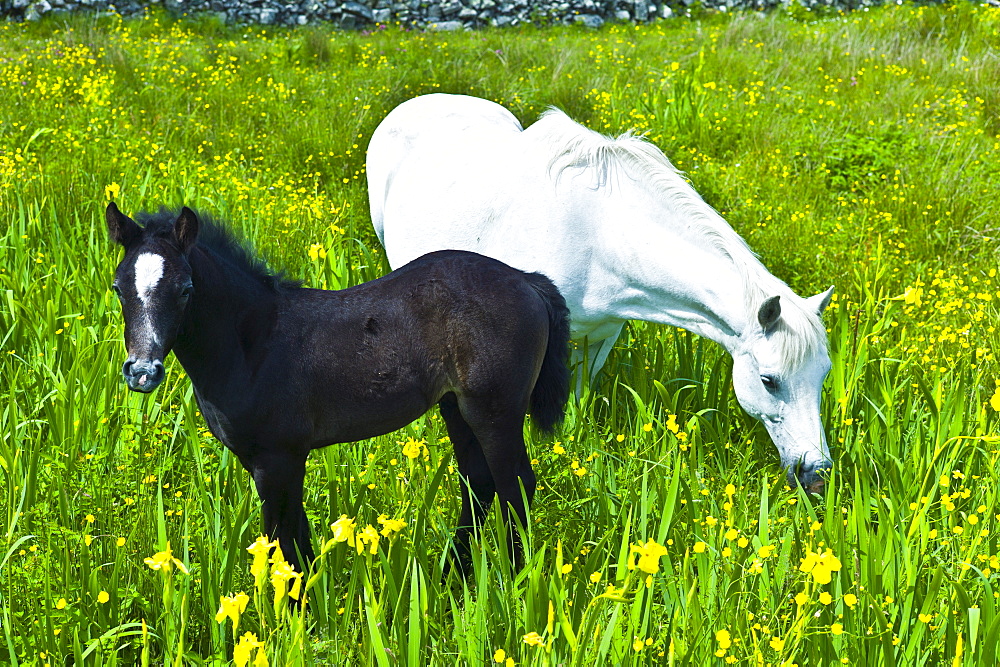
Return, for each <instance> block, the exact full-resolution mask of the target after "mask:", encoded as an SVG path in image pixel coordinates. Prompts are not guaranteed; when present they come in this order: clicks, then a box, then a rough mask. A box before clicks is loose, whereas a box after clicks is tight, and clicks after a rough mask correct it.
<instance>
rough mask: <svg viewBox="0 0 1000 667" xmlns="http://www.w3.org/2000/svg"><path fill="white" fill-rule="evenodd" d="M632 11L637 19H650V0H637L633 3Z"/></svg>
mask: <svg viewBox="0 0 1000 667" xmlns="http://www.w3.org/2000/svg"><path fill="white" fill-rule="evenodd" d="M632 11H633V14H634V16H635V20H636V21H648V20H649V0H635V2H634V3H632Z"/></svg>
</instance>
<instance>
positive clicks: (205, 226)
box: [135, 206, 301, 292]
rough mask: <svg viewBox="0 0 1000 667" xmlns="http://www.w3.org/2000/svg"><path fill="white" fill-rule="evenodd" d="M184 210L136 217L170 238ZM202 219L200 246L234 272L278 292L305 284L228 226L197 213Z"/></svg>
mask: <svg viewBox="0 0 1000 667" xmlns="http://www.w3.org/2000/svg"><path fill="white" fill-rule="evenodd" d="M179 215H180V210H175V209H168V208H166V207H165V206H161V207H160V210H158V211H157V212H156V213H139V214H137V215H136V216H135V220H136V222H137V223H139V224H140V225H142V227H143V229H144V230H145V232H146V233H147V234H152V235H154V236H158V237H163V238H168V237H170V236H171V235H172V234H173V229H174V222H175V221H176V220H177V217H178V216H179ZM195 215H197V216H198V242H197V245H198V246H199V247H201V248H203V249H205V250H209V251H211V252H212V253H213V254H215V255H216V256H217V257H218V258H220V259H221V260H223V262H224V263H225V264H226V265H227V266H228V267H229V268H231V269H233V270H236V271H239V272H240V273H243V274H246V275H247V276H249V277H250V278H252V279H254V280H256V281H257V282H259V283H261V284H262V285H264V286H265V287H267V288H269V289H271V290H274V291H276V292H278V291H281V290H283V289H287V288H293V287H299V286H300V285H301V282H300V281H298V280H293V279H291V278H287V277H286V276H285V274H284V272H282V271H273V270H271V268H270V267H269V266H268V265H267V262H266V261H264V259H263V258H262V257H260V256H259V255H258V254H257V253H256V252H255V251H254V250H253V248H252V247H250V244H249V242H248V241H247V240H246V239H245V238H243V237H242V236H240V235H239V234H238V233H237V232H235V231H234V230H233V229H231V228H230V227H229V226H228V225H226V224H225V223H222V222H220V221H218V220H215V219H214V218H213V217H212V216H210V215H208V214H206V213H201V212H198V211H195Z"/></svg>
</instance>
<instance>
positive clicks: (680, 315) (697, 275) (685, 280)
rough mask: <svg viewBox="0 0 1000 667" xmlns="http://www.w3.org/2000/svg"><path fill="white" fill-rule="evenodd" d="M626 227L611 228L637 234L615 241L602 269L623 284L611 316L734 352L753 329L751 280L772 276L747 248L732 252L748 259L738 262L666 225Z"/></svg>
mask: <svg viewBox="0 0 1000 667" xmlns="http://www.w3.org/2000/svg"><path fill="white" fill-rule="evenodd" d="M621 222H622V226H619V225H618V224H612V225H608V226H607V228H608V229H609V230H611V229H616V228H617V229H623V228H628V227H631V228H632V229H633V230H634V233H630V234H629V238H628V239H627V240H626V241H625V242H622V239H621V235H620V234H616V235H615V236H616V239H615V243H608V244H607V246H606V247H608V248H615V250H614V251H612V252H611V253H610V254H608V255H606V256H605V259H604V261H603V262H602V267H601V268H602V270H603V271H604V272H605V274H606V276H608V280H609V281H613V280H618V281H619V284H620V290H619V291H618V292H617V294H616V295H614V296H612V297H611V304H610V311H611V313H612V314H613V315H614V316H615V317H617V318H620V319H622V320H629V319H638V320H645V321H649V322H657V323H659V324H667V325H671V326H676V327H680V328H682V329H686V330H688V331H691V332H693V333H696V334H698V335H700V336H704V337H706V338H709V339H711V340H714V341H716V342H718V343H719V344H721V345H722V346H723V347H725V348H726V349H727V350H729V351H730V352H732V351H733V349H734V348H735V347H736V346H737V345H738V344H739V341H740V339H741V337H742V335H743V334H744V332H746V331H747V330H748V328H750V327H751V326H752V325H753V322H752V321H751V320H752V318H751V317H750V313H749V312H748V307H747V304H748V302H749V298H748V290H751V289H755V287H754V286H753V285H750V284H748V276H750V275H753V274H761V276H762V277H770V274H767V272H766V271H765V270H764V269H763V267H761V266H760V265H759V263H758V262H757V260H756V259H755V258H754V257H753V256H752V254H751V253H750V252H749V250H747V249H746V248H745V247H740V246H736V247H735V248H733V249H731V250H730V251H729V252H733V253H739V252H740V251H742V252H744V253H745V254H746V256H739V257H738V259H735V260H734V258H733V257H731V256H730V254H729V253H728V252H727V251H725V250H723V249H721V248H720V247H719V246H718V245H717V244H716V243H715V242H713V241H712V240H711V239H709V238H703V237H699V236H698V234H699V233H698V232H685V233H678V232H677V231H676V230H675V229H674V228H673V227H672V226H671V225H669V224H663V220H662V219H659V220H655V219H650V220H647V221H645V222H639V223H638V226H636V220H635V218H632V219H631V220H630V221H629V222H628V223H627V224H628V227H625V226H624V225H625V224H626V223H625V221H621ZM754 277H755V278H756V277H758V276H754ZM774 282H775V283H776V284H778V281H777V280H776V279H774ZM612 293H614V291H613V290H612Z"/></svg>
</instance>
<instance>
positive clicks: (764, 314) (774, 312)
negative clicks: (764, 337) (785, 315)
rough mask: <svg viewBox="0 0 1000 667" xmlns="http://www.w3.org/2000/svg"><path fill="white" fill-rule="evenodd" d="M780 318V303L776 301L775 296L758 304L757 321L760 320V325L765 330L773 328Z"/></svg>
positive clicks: (768, 330)
mask: <svg viewBox="0 0 1000 667" xmlns="http://www.w3.org/2000/svg"><path fill="white" fill-rule="evenodd" d="M780 318H781V304H780V303H778V297H777V296H772V297H771V298H770V299H768V300H766V301H765V302H764V303H762V304H760V310H758V311H757V321H758V322H760V326H761V328H762V329H764V331H765V332H770V331H771V330H772V329H774V326H775V325H776V324H777V323H778V320H779V319H780Z"/></svg>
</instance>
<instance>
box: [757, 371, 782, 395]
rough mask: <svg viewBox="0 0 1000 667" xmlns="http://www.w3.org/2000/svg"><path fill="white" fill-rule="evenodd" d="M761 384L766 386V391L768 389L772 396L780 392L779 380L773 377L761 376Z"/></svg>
mask: <svg viewBox="0 0 1000 667" xmlns="http://www.w3.org/2000/svg"><path fill="white" fill-rule="evenodd" d="M760 382H761V384H763V385H764V389H767V390H768V391H769V392H771V393H772V394H773V393H775V392H776V391H778V378H776V377H774V376H773V375H761V376H760Z"/></svg>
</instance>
